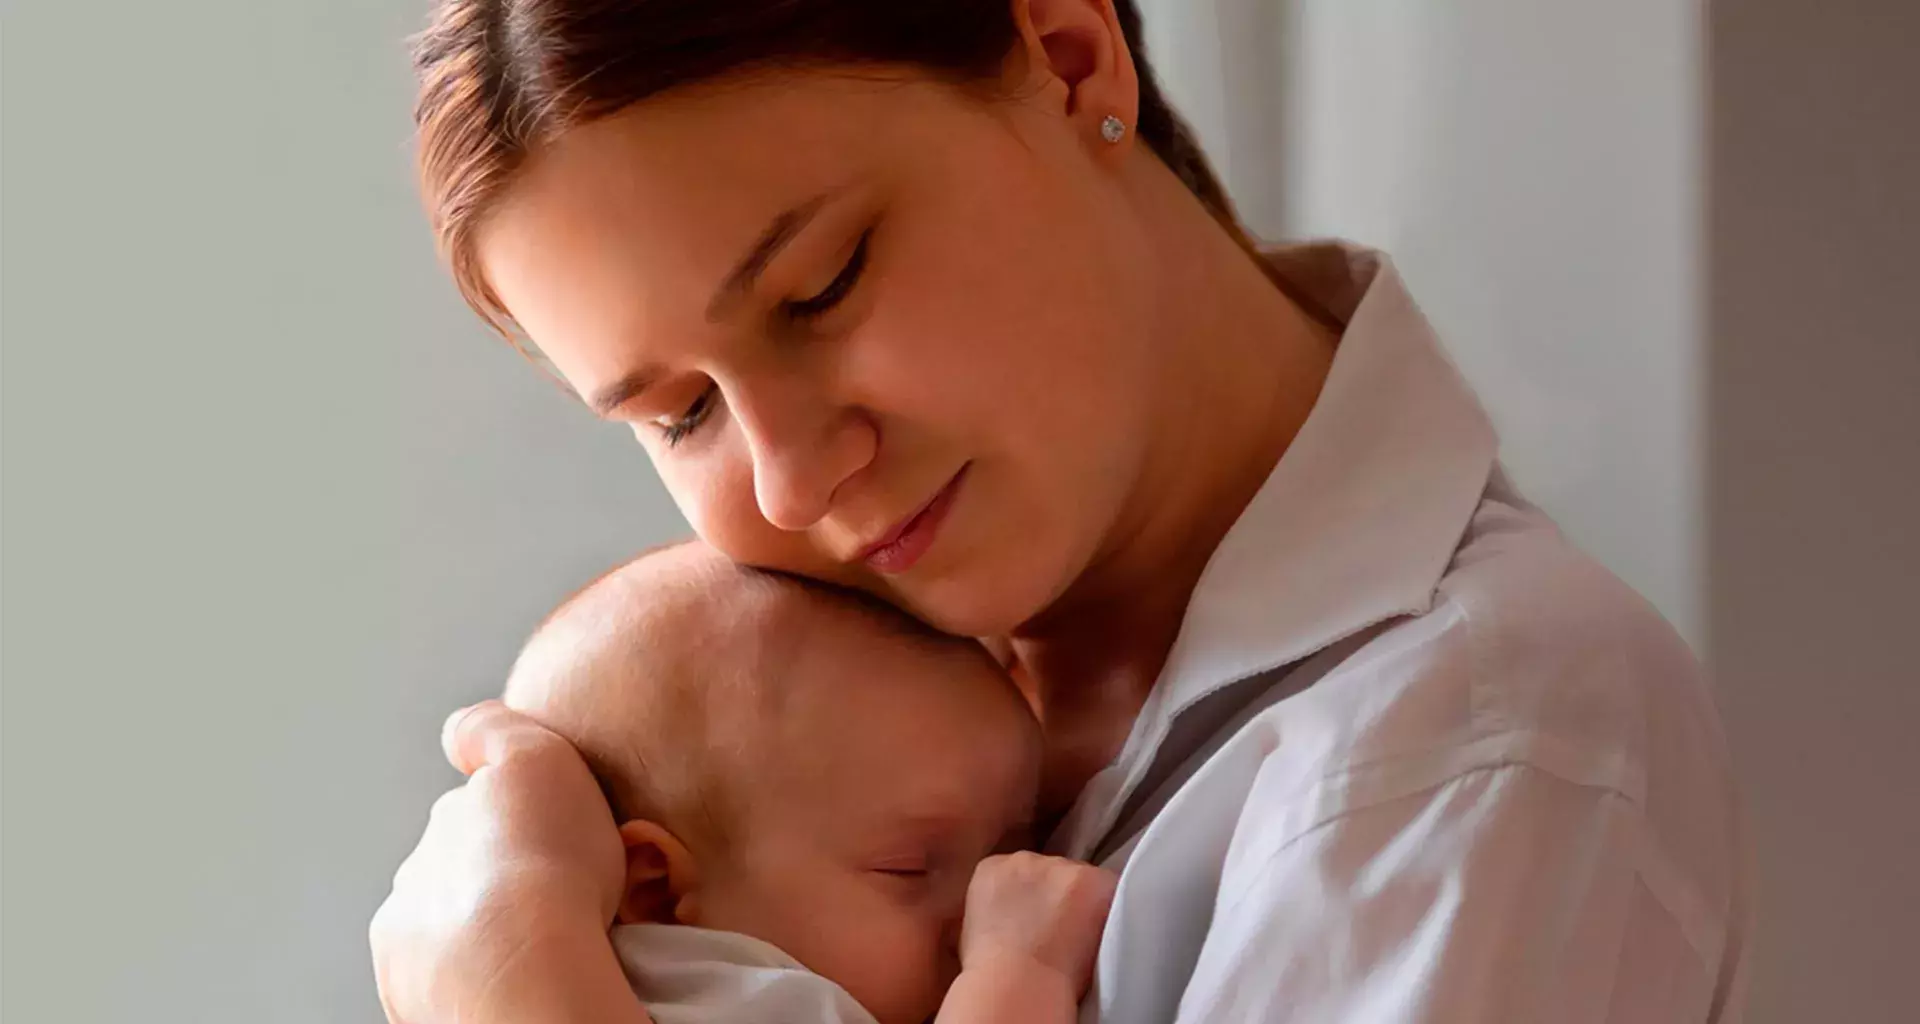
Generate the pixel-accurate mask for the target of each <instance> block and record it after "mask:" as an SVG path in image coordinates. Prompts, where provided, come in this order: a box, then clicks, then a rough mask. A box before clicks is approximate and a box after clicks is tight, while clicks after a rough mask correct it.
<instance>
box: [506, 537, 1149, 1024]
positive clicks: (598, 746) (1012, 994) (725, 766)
mask: <svg viewBox="0 0 1920 1024" xmlns="http://www.w3.org/2000/svg"><path fill="white" fill-rule="evenodd" d="M506 702H507V703H508V704H509V705H510V706H512V707H514V708H516V709H518V710H520V711H522V712H524V713H526V714H528V715H531V716H533V717H534V718H536V719H538V720H540V721H541V722H543V723H544V724H546V725H547V726H548V727H550V728H552V729H554V730H555V731H557V732H559V733H560V734H561V735H563V736H565V737H566V738H567V739H568V740H570V741H571V742H572V743H573V744H574V745H575V746H576V747H578V748H579V750H580V752H581V754H582V755H584V756H585V758H586V760H587V763H588V764H589V766H591V767H592V769H593V771H594V774H595V775H596V776H597V777H598V778H599V780H600V782H601V785H602V786H603V788H604V789H605V790H606V792H607V796H608V800H609V803H610V804H611V805H612V808H613V811H614V817H615V819H616V820H617V821H618V822H620V823H621V824H620V834H621V837H622V839H623V840H624V842H625V845H626V850H627V879H626V894H625V897H624V899H623V900H622V902H621V905H620V908H619V915H618V923H619V924H620V925H621V927H617V928H616V929H615V931H614V940H615V945H616V947H617V948H618V949H619V950H620V952H621V956H622V960H623V962H624V963H625V964H626V966H627V970H628V976H629V978H630V979H632V980H633V982H634V985H635V989H636V991H637V992H638V993H639V995H640V997H641V999H642V1001H643V1002H645V1003H646V1004H647V1006H648V1008H649V1010H650V1012H651V1013H652V1014H653V1016H654V1018H655V1020H657V1021H659V1022H660V1024H680V1022H683V1021H686V1022H691V1021H716V1022H717V1021H727V1022H739V1021H744V1020H760V1019H763V1020H769V1021H788V1020H799V1019H811V1020H822V1019H832V1018H835V1017H838V1018H839V1019H843V1020H864V1019H867V1015H868V1014H870V1015H871V1019H872V1020H874V1021H877V1022H878V1024H922V1022H925V1021H927V1020H929V1019H932V1018H933V1017H934V1016H935V1014H936V1013H937V1014H938V1018H939V1020H940V1021H941V1022H943V1024H961V1022H967V1021H976V1020H977V1021H989V1020H991V1021H1023V1020H1042V1021H1054V1020H1058V1021H1068V1020H1071V1019H1073V1018H1074V1016H1075V1015H1076V1007H1075V1004H1076V1003H1077V1002H1078V999H1079V996H1080V994H1081V992H1082V991H1084V989H1085V987H1086V984H1087V979H1088V976H1089V974H1090V972H1091V969H1092V959H1093V955H1094V952H1095V950H1096V948H1097V946H1098V943H1099V936H1100V931H1101V928H1102V926H1103V924H1104V921H1105V917H1106V910H1107V903H1108V900H1109V899H1110V898H1111V895H1112V883H1111V881H1110V879H1109V877H1108V876H1106V875H1105V874H1104V873H1101V872H1099V871H1097V870H1096V869H1093V868H1090V867H1087V866H1085V865H1079V864H1074V863H1072V862H1068V861H1064V860H1059V859H1056V858H1050V857H1040V856H1038V855H1034V854H1014V855H1013V856H995V855H996V854H1000V853H1005V852H1007V851H1016V850H1020V849H1022V848H1023V847H1024V846H1025V845H1026V844H1027V842H1028V840H1029V831H1030V826H1031V823H1032V815H1033V810H1034V799H1035V794H1036V792H1037V790H1038V784H1039V771H1040V737H1039V730H1038V726H1037V724H1036V723H1035V721H1034V718H1033V716H1032V714H1031V712H1030V710H1029V708H1028V707H1027V705H1026V703H1025V701H1024V700H1023V699H1022V697H1021V695H1020V693H1019V691H1018V690H1017V689H1016V688H1015V687H1014V685H1013V683H1012V681H1011V680H1010V679H1008V677H1007V676H1006V675H1005V673H1004V672H1002V671H1001V669H1000V667H999V666H998V665H997V664H996V663H995V662H994V661H993V659H992V658H991V657H990V656H989V655H988V654H987V652H986V651H985V650H984V649H982V648H981V647H980V646H979V645H978V644H976V643H973V642H971V641H967V640H960V639H956V638H953V637H948V636H944V635H942V634H939V633H936V632H933V631H931V630H929V629H928V628H927V627H925V626H923V625H921V624H920V623H919V622H917V621H916V620H914V619H912V618H910V617H909V616H907V615H905V614H903V613H901V612H899V611H897V610H895V609H893V608H891V607H888V606H885V605H883V604H881V603H879V602H877V601H873V600H871V599H868V598H865V597H862V596H857V595H853V594H849V593H843V592H840V591H836V590H832V589H829V588H827V587H824V586H821V585H818V584H813V583H807V582H803V581H800V580H796V579H792V578H788V577H785V576H779V575H774V574H770V573H763V572H759V571H756V570H751V569H744V568H741V567H738V566H736V565H734V564H733V563H731V562H730V561H728V560H727V559H726V558H724V557H722V556H721V555H719V554H717V553H715V552H713V551H712V550H711V549H708V548H706V547H704V546H702V545H699V544H685V545H681V546H677V547H672V548H668V549H664V550H660V551H656V552H653V553H649V554H646V555H643V556H641V557H640V558H638V559H635V560H634V561H632V562H629V563H627V564H626V565H623V566H621V567H620V568H618V569H615V570H614V571H612V572H611V573H608V574H607V575H605V576H603V577H601V578H600V579H599V580H597V581H595V582H594V583H593V584H591V585H589V586H588V587H587V588H586V589H584V590H583V591H581V592H580V593H578V594H576V595H575V596H574V597H572V598H571V599H569V600H568V601H567V602H566V603H565V604H563V605H562V606H561V607H560V608H559V609H558V610H557V611H555V612H554V613H553V614H552V615H551V616H549V617H548V619H547V621H546V622H545V623H543V624H542V625H541V627H540V628H539V630H538V631H537V632H536V633H535V635H534V637H533V638H532V639H531V640H530V641H529V642H528V644H527V646H526V648H525V650H524V651H523V652H522V654H521V656H520V658H519V660H518V661H517V662H516V664H515V665H514V669H513V672H512V674H511V676H510V678H509V681H508V683H507V689H506ZM963 922H964V923H963ZM820 978H825V979H828V980H829V981H831V982H833V983H837V987H836V986H835V985H827V984H825V983H823V982H821V981H820V980H819V979H820ZM848 996H851V998H852V1000H854V1001H857V1003H858V1005H857V1006H855V1005H853V1004H852V1003H849V1002H848V1001H847V997H848ZM862 1008H864V1012H863V1011H862Z"/></svg>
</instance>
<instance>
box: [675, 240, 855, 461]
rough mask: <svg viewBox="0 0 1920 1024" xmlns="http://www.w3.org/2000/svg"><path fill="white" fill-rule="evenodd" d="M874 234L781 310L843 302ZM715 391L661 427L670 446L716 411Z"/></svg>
mask: <svg viewBox="0 0 1920 1024" xmlns="http://www.w3.org/2000/svg"><path fill="white" fill-rule="evenodd" d="M872 238H873V229H872V228H868V229H867V231H866V233H865V234H863V235H861V236H860V242H859V244H857V245H855V246H854V248H853V255H852V256H850V257H848V258H847V265H846V266H844V267H842V268H840V273H839V274H838V275H836V276H835V277H834V279H833V280H832V281H831V282H829V283H828V284H827V286H826V287H825V288H823V289H821V290H820V293H819V294H817V295H813V296H811V297H808V298H805V299H793V300H790V301H787V302H784V303H781V305H780V311H781V313H782V314H784V315H785V316H786V317H787V318H788V319H789V320H799V321H805V320H812V319H815V318H816V317H820V316H823V315H825V314H826V313H828V312H830V311H832V309H833V308H834V307H835V306H838V305H839V304H840V303H841V302H844V301H845V300H846V298H847V295H848V294H849V293H851V292H852V291H853V287H854V285H857V284H859V283H860V278H861V276H862V275H863V274H864V273H865V272H866V269H867V243H868V242H869V241H870V240H871V239H872ZM715 394H716V392H715V390H714V388H713V387H712V386H711V385H709V386H708V388H707V389H706V390H705V391H702V392H701V393H700V397H699V398H696V399H694V401H693V405H691V406H689V407H688V408H687V411H686V412H685V413H682V414H681V416H680V418H679V419H677V420H675V421H673V422H672V423H668V424H666V425H664V426H662V427H661V428H660V431H661V434H662V435H663V436H664V437H665V438H666V442H667V447H669V448H675V447H678V446H679V444H680V442H682V441H684V440H686V439H687V438H688V437H689V436H690V435H692V433H693V432H694V431H696V430H698V429H700V424H702V423H705V422H706V420H707V417H708V416H709V415H710V414H711V413H712V412H713V405H714V396H715Z"/></svg>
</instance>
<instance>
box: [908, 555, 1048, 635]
mask: <svg viewBox="0 0 1920 1024" xmlns="http://www.w3.org/2000/svg"><path fill="white" fill-rule="evenodd" d="M1021 568H1022V569H1024V570H1026V573H1024V574H1018V575H1016V574H1014V573H993V572H988V571H983V570H975V571H973V572H968V573H966V574H965V575H966V578H964V579H960V578H951V577H948V578H941V579H934V580H927V581H919V580H910V581H909V580H903V581H900V583H898V584H896V585H895V586H894V588H892V589H893V593H892V594H891V595H890V598H891V599H892V600H893V602H894V603H895V604H898V605H900V606H901V607H902V608H904V609H905V610H907V611H908V612H911V613H912V614H913V615H914V617H915V618H918V619H919V620H920V621H922V622H925V623H926V624H927V625H929V626H932V627H933V628H935V629H937V630H940V631H941V632H943V633H951V634H953V635H954V636H968V637H1000V636H1008V635H1010V634H1012V633H1013V632H1015V631H1016V630H1018V629H1019V628H1020V627H1021V626H1022V625H1023V624H1025V623H1026V622H1028V621H1029V620H1031V619H1032V618H1034V617H1035V616H1036V615H1039V614H1040V612H1041V611H1043V610H1044V609H1045V608H1046V606H1047V604H1048V602H1049V601H1051V600H1052V597H1053V595H1052V594H1051V593H1050V592H1049V590H1048V588H1047V587H1045V586H1044V585H1043V584H1042V583H1041V581H1039V580H1037V579H1033V578H1031V576H1032V570H1033V569H1035V568H1037V566H1032V565H1027V566H1022V567H1021ZM1022 576H1025V577H1028V578H1022Z"/></svg>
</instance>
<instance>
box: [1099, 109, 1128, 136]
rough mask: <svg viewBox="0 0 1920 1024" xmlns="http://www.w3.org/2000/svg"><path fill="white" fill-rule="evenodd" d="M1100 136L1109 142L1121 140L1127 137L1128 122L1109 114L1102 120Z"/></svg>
mask: <svg viewBox="0 0 1920 1024" xmlns="http://www.w3.org/2000/svg"><path fill="white" fill-rule="evenodd" d="M1100 137H1101V138H1103V139H1105V140H1107V141H1108V142H1119V141H1120V140H1121V139H1124V138H1126V137H1127V122H1125V121H1122V120H1120V119H1119V118H1117V117H1115V116H1113V115H1112V114H1108V115H1107V119H1106V120H1104V121H1102V122H1100Z"/></svg>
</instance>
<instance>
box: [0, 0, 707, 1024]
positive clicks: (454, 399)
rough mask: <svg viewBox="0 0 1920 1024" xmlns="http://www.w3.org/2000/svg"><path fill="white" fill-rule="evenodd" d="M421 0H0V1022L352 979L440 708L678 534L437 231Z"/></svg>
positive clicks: (300, 1008) (424, 794) (369, 1002)
mask: <svg viewBox="0 0 1920 1024" xmlns="http://www.w3.org/2000/svg"><path fill="white" fill-rule="evenodd" d="M422 7H423V4H422V3H420V2H417V0H408V2H395V0H306V2H302V3H264V2H261V0H194V2H176V3H159V2H153V0H109V2H95V3H84V4H83V3H74V2H72V0H39V2H26V3H21V2H14V0H9V3H8V4H7V8H6V22H5V30H4V44H3V45H4V47H5V49H4V55H3V56H0V74H4V82H0V101H3V102H4V110H3V111H0V122H3V123H4V131H5V139H4V160H5V165H4V169H3V170H0V185H3V187H4V210H3V211H0V220H3V222H4V253H3V254H0V259H3V261H4V267H3V268H0V273H4V280H5V284H4V287H5V300H4V307H0V313H3V316H4V320H3V322H0V332H3V333H4V370H3V371H0V387H4V394H3V395H0V416H3V419H4V422H3V424H0V444H4V452H3V453H0V460H3V461H4V465H5V512H4V525H5V534H4V554H0V560H3V561H4V566H5V575H4V592H3V593H0V601H4V616H5V633H6V635H5V644H4V648H3V649H0V658H3V659H4V662H3V665H0V673H3V674H4V688H5V689H4V700H5V713H4V719H3V720H0V728H3V730H4V739H0V758H3V759H4V767H3V768H0V785H4V796H0V803H4V807H5V815H6V823H5V854H4V864H5V881H4V886H5V890H4V894H3V895H0V902H4V906H5V917H4V936H3V939H4V946H5V949H4V956H5V971H6V985H5V989H4V994H3V998H4V1003H3V1004H0V1017H4V1018H5V1019H6V1020H7V1021H8V1022H9V1024H54V1022H59V1024H68V1022H75V1024H92V1022H108V1021H112V1022H123V1021H124V1022H129V1024H131V1022H136V1021H138V1022H169V1024H171V1022H180V1024H188V1022H194V1024H226V1022H232V1024H240V1022H249V1024H254V1022H266V1021H271V1022H313V1024H321V1022H326V1024H341V1022H346V1021H372V1020H375V1019H378V1017H379V1008H378V1005H377V1003H376V1001H375V999H374V995H373V986H372V977H371V971H370V969H369V967H368V964H367V954H366V941H365V928H366V922H367V918H368V917H369V916H370V915H371V913H372V911H373V908H374V906H375V904H376V903H377V901H378V900H379V899H380V897H381V896H382V895H383V894H384V892H385V888H386V884H387V881H388V879H389V878H390V877H391V875H392V871H393V869H394V867H395V866H396V865H397V864H398V863H399V860H400V857H401V856H402V854H404V853H405V851H406V850H407V849H408V848H409V847H410V846H411V844H412V841H413V839H414V838H416V837H417V835H418V832H419V829H420V827H421V826H422V825H423V824H424V823H425V815H426V810H427V806H428V804H429V803H430V802H431V799H432V797H433V795H434V794H436V793H437V792H438V791H439V790H441V789H443V788H445V787H446V786H448V785H449V784H451V783H452V781H453V773H452V771H451V770H450V769H448V768H447V767H446V766H445V765H444V763H442V762H441V759H440V756H439V753H438V751H437V749H436V746H437V744H436V736H437V733H438V725H439V721H440V719H441V717H442V716H443V715H444V714H445V713H446V712H448V711H450V710H451V709H452V708H453V707H454V706H456V705H457V704H458V703H460V702H463V701H466V700H470V699H474V698H477V697H480V696H482V695H485V694H488V693H489V692H491V691H494V690H496V689H497V687H498V685H499V681H500V675H501V672H502V670H503V669H504V667H505V665H506V662H507V659H508V658H509V657H510V656H511V654H512V652H513V651H514V649H515V648H516V647H517V645H518V643H519V641H520V639H521V638H522V637H523V635H524V634H525V633H526V631H527V630H528V628H529V627H530V626H531V625H532V623H533V622H534V621H535V619H536V617H537V616H538V615H539V614H540V613H541V612H543V611H544V610H545V609H546V608H547V607H548V606H549V605H550V604H551V603H552V602H553V601H554V600H555V599H556V598H558V597H559V596H560V595H561V594H562V593H564V592H565V591H566V590H567V589H568V588H569V587H570V586H571V585H573V584H576V583H579V582H583V581H584V579H585V578H586V577H587V576H588V575H589V574H591V573H592V572H594V571H596V570H597V569H599V568H602V567H604V566H606V565H608V564H611V562H612V561H613V560H614V559H615V558H617V557H618V556H620V555H621V554H623V553H627V552H630V551H632V550H634V549H636V548H638V547H640V546H642V545H644V544H646V543H648V542H650V541H652V540H655V539H658V538H661V537H663V536H665V535H667V534H668V533H669V532H677V529H678V525H677V518H676V517H675V515H674V514H673V512H672V510H671V508H670V506H669V505H668V504H667V503H666V501H665V499H664V497H663V495H662V494H661V493H659V491H658V490H657V488H656V485H655V484H654V482H653V480H652V473H651V472H650V471H649V470H648V469H647V468H646V463H645V459H644V457H643V456H642V454H641V453H640V451H639V450H638V448H637V447H636V446H635V445H634V444H633V443H632V440H631V438H630V437H628V436H627V435H624V434H622V433H621V432H620V431H618V430H614V429H612V428H598V427H596V426H594V425H592V424H591V423H590V422H589V420H588V418H587V417H586V416H585V415H584V414H583V413H579V412H576V411H575V410H574V409H573V408H572V407H570V406H569V405H568V403H567V402H566V401H565V400H563V398H562V396H561V395H560V394H559V392H558V391H557V390H556V389H554V388H553V387H551V386H550V385H548V384H546V383H545V382H544V381H543V380H542V379H540V378H539V377H537V376H536V375H535V374H534V373H533V372H532V371H531V370H530V369H529V368H527V367H526V366H525V365H523V363H522V362H521V361H520V359H519V358H518V357H517V356H515V355H513V354H512V353H511V352H510V351H509V350H508V349H507V348H506V347H505V346H504V345H503V344H502V343H501V342H499V341H497V340H495V339H493V338H491V337H489V336H488V335H486V334H485V333H484V332H483V331H482V330H481V328H479V327H478V326H477V325H476V324H475V322H474V321H473V319H472V317H471V316H470V315H469V314H468V312H467V311H466V309H465V307H464V306H463V305H462V304H461V303H460V302H459V300H458V299H457V298H456V297H455V296H454V294H453V293H452V290H451V288H450V287H449V286H448V284H447V283H446V282H445V280H444V276H443V275H442V274H441V272H440V270H439V268H438V267H437V266H436V265H435V262H434V259H433V255H432V253H431V251H430V240H429V239H428V238H427V236H426V233H425V229H424V227H423V225H422V221H421V218H420V216H419V215H418V213H417V212H416V204H415V200H414V196H413V193H412V185H411V181H410V179H409V173H410V172H409V168H408V163H409V153H408V135H409V131H410V123H409V119H408V113H407V109H406V105H407V102H408V97H409V94H410V85H409V80H408V74H409V73H408V71H407V68H406V63H405V59H404V55H403V47H402V44H401V40H402V38H403V36H404V35H406V34H407V33H408V32H410V31H412V30H413V29H414V28H415V27H416V21H417V18H418V12H419V10H420V9H422Z"/></svg>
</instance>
